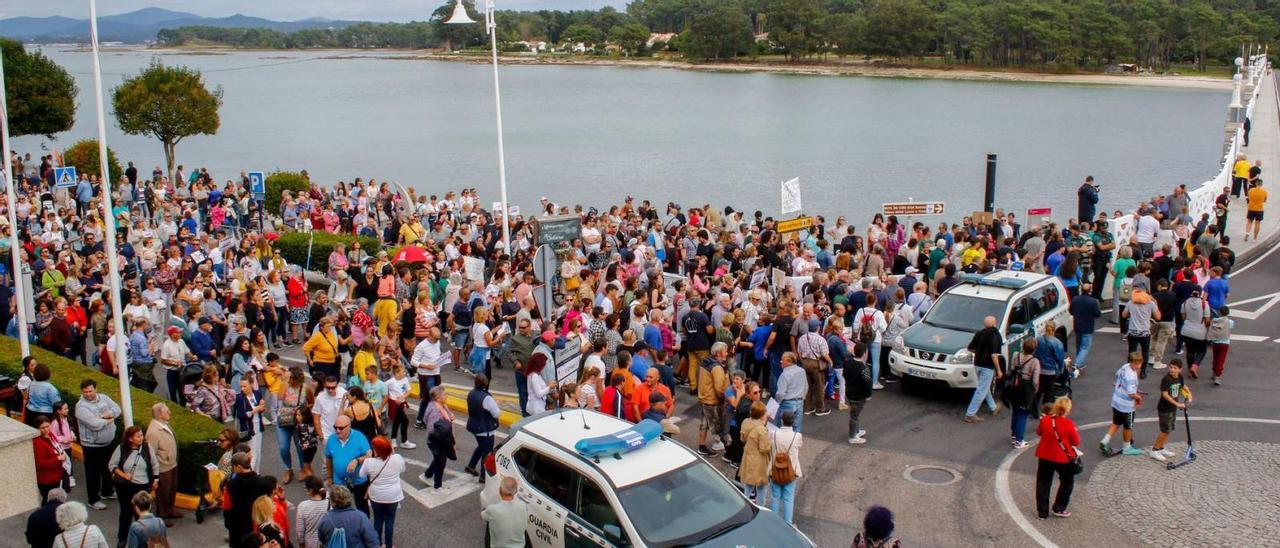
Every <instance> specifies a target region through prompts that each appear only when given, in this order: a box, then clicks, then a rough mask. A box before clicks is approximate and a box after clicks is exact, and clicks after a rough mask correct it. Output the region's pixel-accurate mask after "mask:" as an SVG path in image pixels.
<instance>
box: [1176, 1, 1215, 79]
mask: <svg viewBox="0 0 1280 548" xmlns="http://www.w3.org/2000/svg"><path fill="white" fill-rule="evenodd" d="M1179 15H1180V16H1181V18H1182V20H1183V22H1184V24H1185V25H1186V28H1187V41H1188V42H1189V43H1190V44H1191V46H1192V48H1193V49H1194V50H1195V61H1196V70H1198V71H1200V72H1204V70H1205V63H1206V61H1207V60H1208V55H1209V48H1210V47H1211V46H1213V43H1214V41H1215V40H1217V39H1218V37H1219V35H1220V33H1221V32H1222V15H1220V14H1219V13H1218V12H1216V11H1214V10H1213V6H1210V5H1209V4H1208V3H1207V2H1204V1H1202V0H1201V1H1197V2H1193V3H1190V4H1187V5H1185V6H1182V9H1181V10H1180V11H1179Z"/></svg>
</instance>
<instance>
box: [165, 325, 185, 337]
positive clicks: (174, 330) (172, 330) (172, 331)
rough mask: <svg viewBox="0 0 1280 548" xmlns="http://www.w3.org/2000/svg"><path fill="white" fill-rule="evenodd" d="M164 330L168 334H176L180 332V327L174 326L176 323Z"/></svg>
mask: <svg viewBox="0 0 1280 548" xmlns="http://www.w3.org/2000/svg"><path fill="white" fill-rule="evenodd" d="M165 332H166V333H168V334H170V335H177V334H178V333H182V328H180V327H178V326H176V325H171V326H169V329H166V330H165Z"/></svg>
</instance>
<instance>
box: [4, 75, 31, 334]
mask: <svg viewBox="0 0 1280 548" xmlns="http://www.w3.org/2000/svg"><path fill="white" fill-rule="evenodd" d="M0 138H3V139H4V145H3V154H4V160H3V162H4V165H3V168H0V171H3V172H4V175H3V176H4V177H5V180H4V187H5V194H6V197H7V198H8V199H9V208H8V209H9V211H8V216H9V219H8V220H9V256H10V257H11V258H12V259H13V271H12V272H11V273H10V276H12V277H13V299H14V301H13V302H14V303H15V304H17V306H18V308H17V310H16V313H15V314H14V316H16V317H17V322H18V343H19V348H20V349H21V350H22V356H23V357H24V358H25V357H27V356H30V355H31V343H30V341H28V340H27V339H28V335H27V319H28V318H27V308H26V303H25V302H24V301H25V300H26V298H27V293H26V289H24V288H23V282H24V281H25V279H24V278H23V275H22V242H21V241H19V240H18V217H17V213H16V211H17V210H18V191H17V189H16V188H14V187H15V185H17V184H18V174H16V173H10V172H11V171H13V162H12V161H11V160H12V158H11V157H10V151H9V146H10V145H9V99H8V97H6V95H5V89H4V55H3V54H0Z"/></svg>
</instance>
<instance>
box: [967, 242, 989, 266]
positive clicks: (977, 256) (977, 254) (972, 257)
mask: <svg viewBox="0 0 1280 548" xmlns="http://www.w3.org/2000/svg"><path fill="white" fill-rule="evenodd" d="M986 255H987V254H986V253H985V252H984V251H983V250H982V249H980V248H978V247H976V246H975V247H970V248H969V249H966V250H964V253H961V254H960V261H961V262H962V263H963V264H964V265H965V266H969V265H971V264H973V263H981V262H982V259H983V258H984V257H986Z"/></svg>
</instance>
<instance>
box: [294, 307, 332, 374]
mask: <svg viewBox="0 0 1280 548" xmlns="http://www.w3.org/2000/svg"><path fill="white" fill-rule="evenodd" d="M334 323H335V320H334V317H333V316H325V317H323V318H321V320H320V323H319V325H318V326H317V327H316V332H315V334H313V335H311V338H310V339H308V340H307V342H306V343H305V344H303V345H302V354H303V355H304V356H306V358H307V364H308V365H310V367H311V376H312V378H314V379H316V380H317V382H318V383H319V382H323V381H324V379H325V378H327V377H330V376H332V377H338V373H339V371H338V363H339V359H340V358H339V355H338V333H337V331H335V330H334Z"/></svg>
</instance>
